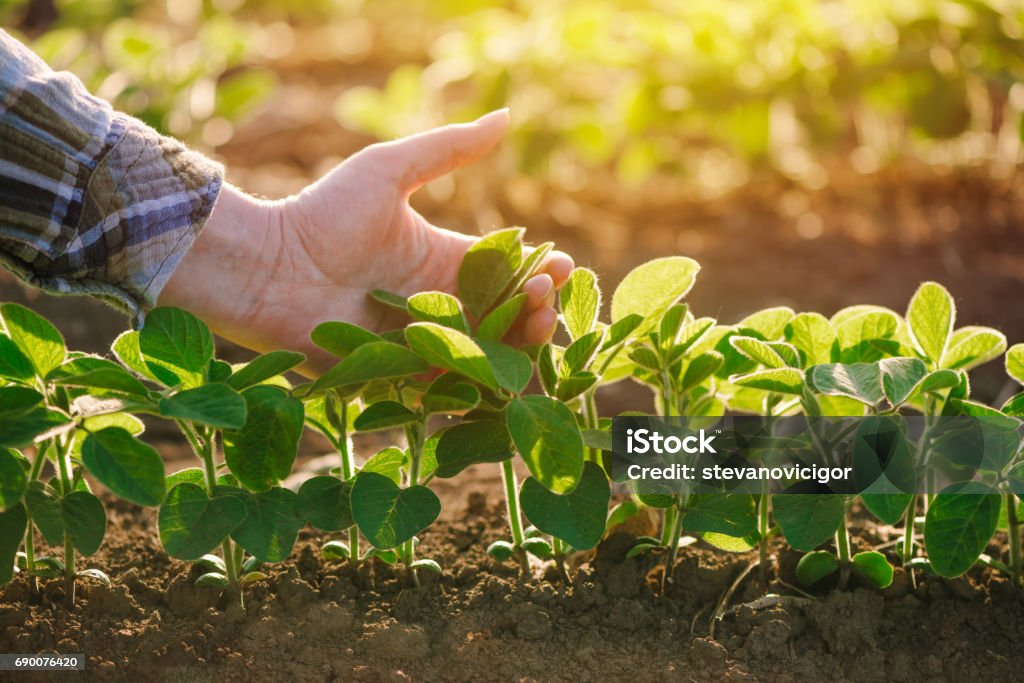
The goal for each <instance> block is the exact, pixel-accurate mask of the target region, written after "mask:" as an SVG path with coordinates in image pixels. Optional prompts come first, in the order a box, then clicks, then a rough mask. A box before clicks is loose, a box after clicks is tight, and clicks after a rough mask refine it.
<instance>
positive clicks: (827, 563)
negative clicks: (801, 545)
mask: <svg viewBox="0 0 1024 683" xmlns="http://www.w3.org/2000/svg"><path fill="white" fill-rule="evenodd" d="M838 569H839V558H838V557H836V556H835V555H833V554H832V553H830V552H829V551H827V550H812V551H811V552H809V553H807V554H806V555H804V556H803V557H801V558H800V561H799V562H797V565H796V580H797V581H799V582H800V585H802V586H813V585H814V584H816V583H818V582H819V581H821V580H822V579H824V578H825V577H826V576H829V575H831V574H834V573H835V572H836V571H837V570H838Z"/></svg>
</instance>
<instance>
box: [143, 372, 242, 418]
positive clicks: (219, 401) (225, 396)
mask: <svg viewBox="0 0 1024 683" xmlns="http://www.w3.org/2000/svg"><path fill="white" fill-rule="evenodd" d="M160 415H161V416H163V417H169V418H172V419H177V420H185V421H187V422H193V423H197V424H204V425H207V426H208V427H213V428H214V429H241V428H242V426H243V425H244V424H245V421H246V406H245V399H244V398H242V395H241V394H239V393H238V392H237V391H235V390H234V389H232V388H231V387H229V386H228V385H226V384H221V383H219V382H217V383H214V384H206V385H203V386H200V387H196V388H195V389H186V390H185V391H179V392H178V393H176V394H175V395H174V396H171V397H169V398H162V399H160Z"/></svg>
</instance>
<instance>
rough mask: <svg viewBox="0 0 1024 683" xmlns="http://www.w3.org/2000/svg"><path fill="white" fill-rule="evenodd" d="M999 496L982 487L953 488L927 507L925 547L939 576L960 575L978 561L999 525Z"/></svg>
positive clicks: (972, 485)
mask: <svg viewBox="0 0 1024 683" xmlns="http://www.w3.org/2000/svg"><path fill="white" fill-rule="evenodd" d="M999 507H1000V497H999V495H997V494H996V493H995V491H994V490H992V489H990V488H988V487H987V486H985V485H984V484H981V483H977V482H971V484H969V485H968V486H967V487H962V486H959V485H954V486H950V487H947V488H945V489H943V490H942V492H940V493H939V494H938V495H937V496H935V498H934V499H933V500H932V503H931V504H930V505H929V506H928V514H927V516H926V517H925V526H924V545H925V549H926V550H927V551H928V560H929V561H930V562H931V565H932V569H933V570H935V572H936V573H937V574H939V575H940V576H947V577H953V576H960V575H961V574H963V573H964V572H966V571H967V570H968V569H970V568H971V567H972V566H974V563H975V562H976V561H977V559H978V556H979V555H981V553H983V552H984V551H985V548H986V547H987V546H988V542H989V541H990V540H991V539H992V535H993V534H994V533H995V531H996V525H997V524H998V523H999Z"/></svg>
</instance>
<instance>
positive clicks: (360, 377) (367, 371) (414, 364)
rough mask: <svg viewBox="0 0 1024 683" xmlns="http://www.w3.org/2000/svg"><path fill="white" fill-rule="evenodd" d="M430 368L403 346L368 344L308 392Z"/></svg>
mask: <svg viewBox="0 0 1024 683" xmlns="http://www.w3.org/2000/svg"><path fill="white" fill-rule="evenodd" d="M441 329H444V328H441ZM429 369H430V366H429V365H428V364H427V363H426V362H425V361H424V360H423V359H422V358H420V357H419V356H417V355H416V354H415V353H413V352H412V351H410V350H409V349H407V348H405V347H404V346H401V345H399V344H394V343H392V342H385V341H380V342H368V343H366V344H363V345H361V346H359V347H357V348H356V349H355V350H354V351H352V353H350V354H349V355H348V356H346V357H345V359H344V360H343V361H341V362H340V363H338V364H337V365H335V366H334V367H333V368H331V369H330V370H328V371H327V372H325V373H324V374H323V375H322V376H321V377H320V378H319V379H318V380H317V381H315V382H313V385H312V386H311V387H310V392H311V393H313V392H318V391H326V390H328V389H333V388H335V387H340V386H347V385H350V384H362V383H364V382H370V381H373V380H379V379H395V378H398V377H408V376H409V375H418V374H420V373H422V372H426V371H427V370H429Z"/></svg>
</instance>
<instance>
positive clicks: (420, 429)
mask: <svg viewBox="0 0 1024 683" xmlns="http://www.w3.org/2000/svg"><path fill="white" fill-rule="evenodd" d="M426 431H427V425H426V416H424V417H423V419H422V420H421V421H420V422H414V423H413V424H411V425H409V427H407V428H406V430H405V434H406V440H407V441H408V442H409V486H416V485H418V484H419V480H420V459H421V458H422V456H423V435H424V434H425V433H426ZM405 543H406V546H405V561H406V563H407V564H412V563H413V562H415V561H416V542H415V539H412V538H410V539H409V540H408V541H406V542H405ZM412 582H413V584H414V585H415V586H416V587H417V588H419V586H420V576H419V573H418V572H417V571H416V570H415V569H413V570H412Z"/></svg>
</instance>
